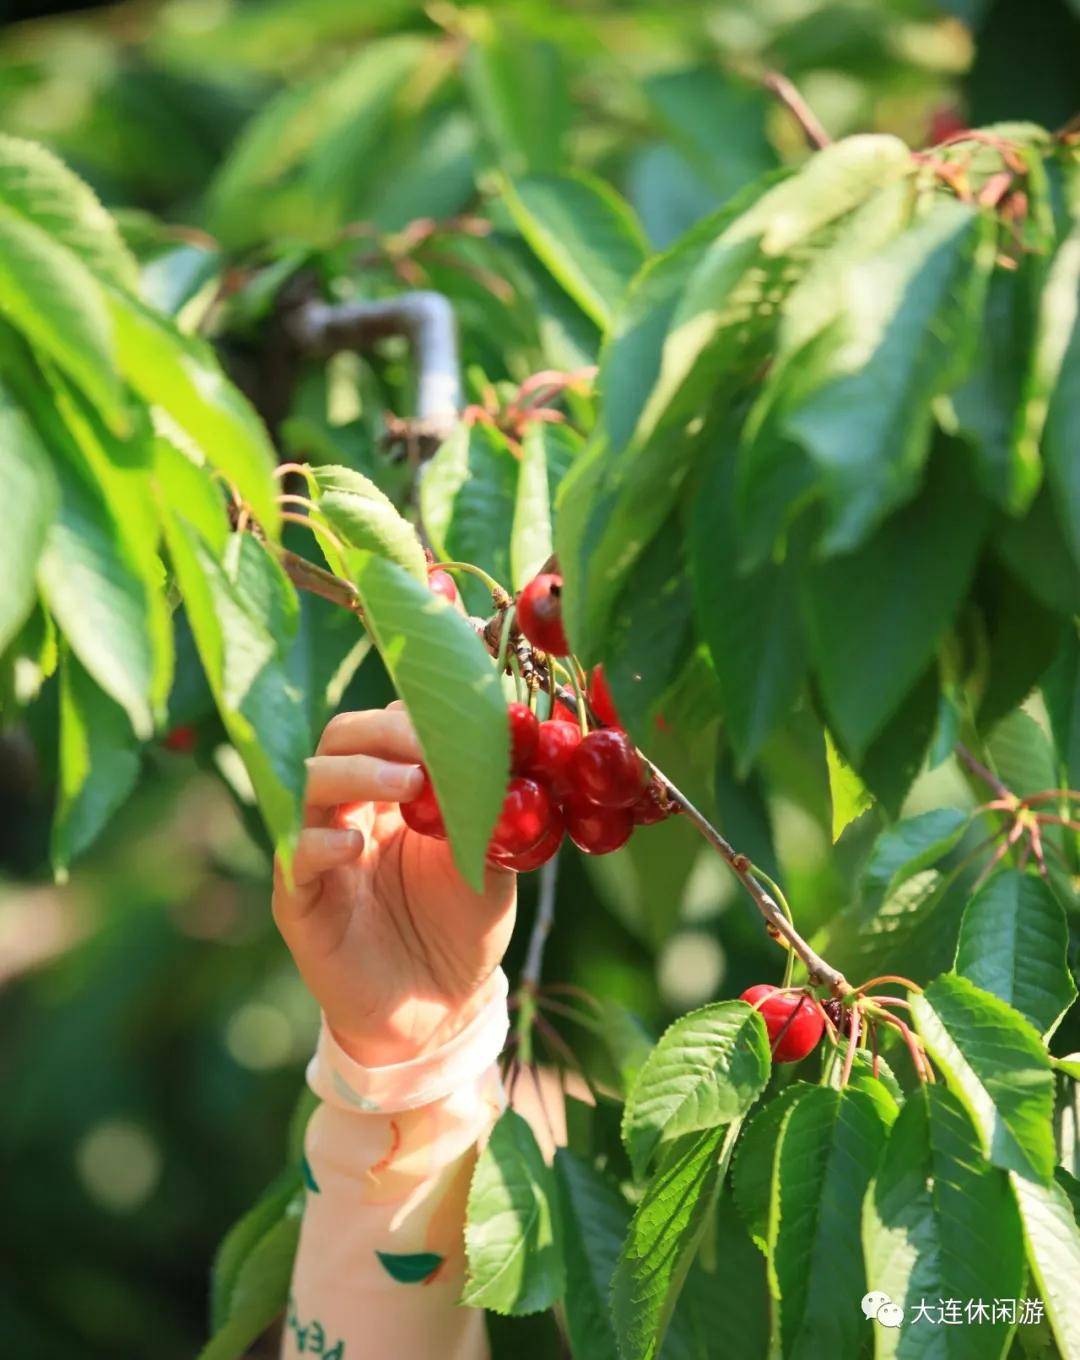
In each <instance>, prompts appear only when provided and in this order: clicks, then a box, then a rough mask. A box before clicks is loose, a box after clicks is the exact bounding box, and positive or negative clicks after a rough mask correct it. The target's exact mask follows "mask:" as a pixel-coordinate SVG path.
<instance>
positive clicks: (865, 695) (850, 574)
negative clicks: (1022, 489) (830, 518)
mask: <svg viewBox="0 0 1080 1360" xmlns="http://www.w3.org/2000/svg"><path fill="white" fill-rule="evenodd" d="M985 526H986V517H985V514H984V513H983V512H981V511H980V509H979V508H978V505H973V504H972V494H971V487H970V483H969V482H968V479H967V477H966V476H965V472H964V467H963V462H962V459H959V458H957V456H956V454H955V451H954V450H953V449H952V448H950V447H946V448H943V449H941V450H940V452H939V456H938V457H936V458H935V459H934V461H933V463H932V465H931V468H930V470H929V474H928V477H927V482H926V485H925V486H924V488H923V491H922V493H921V494H920V496H919V497H918V499H917V500H916V501H914V502H913V503H912V504H911V505H909V506H907V507H905V508H904V509H903V510H901V511H899V512H898V513H896V514H895V515H893V516H892V517H891V518H890V519H888V520H887V521H886V522H885V523H884V524H883V525H881V526H880V528H879V529H878V530H877V532H876V533H875V534H874V537H873V538H871V539H870V540H869V542H867V543H865V544H864V545H863V547H861V548H860V549H858V550H857V551H856V552H852V553H847V554H845V555H843V556H838V557H830V558H827V559H824V560H818V561H813V562H811V563H809V564H807V565H806V566H805V567H804V568H803V573H802V576H803V605H804V615H805V622H806V636H807V642H808V646H809V650H810V655H811V658H812V660H813V664H814V669H815V672H816V674H817V677H818V680H819V681H820V684H821V691H822V696H823V699H824V702H825V707H826V710H827V712H828V716H829V719H830V724H829V725H830V727H832V729H833V730H834V731H835V733H836V735H837V737H838V739H839V741H840V742H841V744H842V746H843V748H844V750H845V752H847V754H848V755H849V757H850V758H851V760H852V762H853V763H854V764H855V765H856V768H858V762H859V759H860V758H861V756H862V755H863V754H864V753H865V751H866V750H867V748H868V747H869V745H870V743H871V742H872V741H873V739H874V738H875V737H876V736H877V735H878V733H879V732H881V730H882V728H883V727H884V726H885V724H886V723H887V721H888V719H889V717H890V715H891V714H892V713H894V712H895V711H896V710H897V708H899V706H900V705H901V703H902V702H903V701H904V698H905V696H906V695H907V694H908V692H909V691H910V690H911V689H912V687H913V686H914V685H915V684H916V683H917V681H918V680H919V678H920V677H921V676H922V674H923V672H924V671H925V669H926V667H927V665H928V663H929V662H930V660H931V659H932V658H933V656H934V653H935V650H936V648H937V645H938V641H939V639H940V637H941V635H942V633H943V632H944V631H945V629H946V628H947V627H948V625H949V623H950V622H951V621H952V618H953V615H954V614H955V612H956V610H957V608H958V607H959V605H960V602H961V601H962V600H963V598H964V595H965V592H966V590H967V587H968V583H969V582H970V580H971V576H972V573H973V571H974V568H975V561H976V558H977V556H978V551H979V547H980V545H981V541H982V537H983V532H984V529H985Z"/></svg>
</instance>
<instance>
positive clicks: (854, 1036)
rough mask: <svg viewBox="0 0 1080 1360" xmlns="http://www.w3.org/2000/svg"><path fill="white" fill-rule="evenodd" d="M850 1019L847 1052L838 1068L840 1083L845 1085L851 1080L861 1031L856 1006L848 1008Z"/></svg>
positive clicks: (860, 1018)
mask: <svg viewBox="0 0 1080 1360" xmlns="http://www.w3.org/2000/svg"><path fill="white" fill-rule="evenodd" d="M849 1014H850V1016H851V1020H850V1021H849V1024H850V1026H851V1033H850V1035H849V1036H848V1045H847V1052H846V1053H845V1054H844V1066H843V1067H842V1068H841V1069H840V1085H841V1086H842V1087H843V1086H846V1085H847V1084H848V1082H849V1081H850V1080H851V1069H852V1068H853V1067H854V1066H855V1050H856V1049H857V1048H858V1046H859V1035H860V1034H861V1033H862V1011H861V1010H860V1009H859V1007H858V1006H852V1007H851V1008H850V1010H849Z"/></svg>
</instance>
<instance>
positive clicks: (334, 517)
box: [311, 467, 427, 581]
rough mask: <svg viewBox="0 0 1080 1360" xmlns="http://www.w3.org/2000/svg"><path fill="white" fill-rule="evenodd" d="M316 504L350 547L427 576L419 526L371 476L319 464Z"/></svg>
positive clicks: (314, 471)
mask: <svg viewBox="0 0 1080 1360" xmlns="http://www.w3.org/2000/svg"><path fill="white" fill-rule="evenodd" d="M311 475H312V477H313V478H314V479H315V483H316V485H317V486H318V489H319V493H318V500H317V502H316V504H317V505H318V507H319V509H320V510H321V511H322V513H323V515H324V516H325V518H326V521H327V523H328V524H329V525H330V528H331V529H332V530H333V531H334V533H335V534H336V535H337V537H338V538H339V539H341V541H342V542H343V543H345V544H347V545H348V546H349V547H352V548H362V549H364V550H365V551H366V552H372V553H375V554H376V555H377V556H379V557H385V558H387V559H388V560H389V561H391V562H396V563H397V564H398V566H399V567H403V568H404V569H405V570H406V571H407V572H409V573H410V575H412V576H415V577H416V579H417V580H418V581H426V580H427V559H426V558H425V557H424V549H423V547H422V546H421V543H420V539H419V538H418V537H417V534H416V530H415V529H414V528H413V526H412V525H411V524H410V523H409V521H408V520H407V519H405V518H404V516H403V515H401V514H399V513H398V509H397V507H396V506H395V505H394V502H393V501H392V500H391V499H390V497H389V496H387V495H386V494H385V492H383V491H380V490H379V488H378V487H377V486H376V485H375V483H374V482H373V481H371V480H370V478H368V477H365V476H363V475H362V474H361V473H359V472H355V471H354V470H353V469H352V468H348V467H316V468H312V470H311Z"/></svg>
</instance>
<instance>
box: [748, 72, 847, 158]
mask: <svg viewBox="0 0 1080 1360" xmlns="http://www.w3.org/2000/svg"><path fill="white" fill-rule="evenodd" d="M761 83H762V85H764V87H765V88H766V89H767V90H768V91H769V93H770V94H774V95H775V96H776V97H777V99H779V101H780V103H781V104H783V105H784V107H785V108H786V109H787V110H788V112H789V113H790V114H791V115H792V117H793V118H794V119H795V121H796V122H797V123H798V125H799V127H800V128H802V131H803V136H804V137H805V138H806V140H807V141H808V142H809V143H810V145H811V146H812V147H813V148H814V149H815V150H816V151H820V150H821V149H822V147H826V146H830V145H831V144H832V138H831V137H830V136H829V134H828V133H827V132H826V131H825V129H824V127H822V125H821V122H820V120H819V119H818V116H817V114H816V113H815V112H814V110H813V109H812V108H811V107H810V105H809V104H808V103H807V102H806V100H805V99H804V98H803V97H802V95H801V94H800V93H799V91H798V90H797V89H796V88H795V86H794V85H793V84H792V82H791V81H790V80H788V78H787V76H785V75H781V74H780V72H779V71H766V72H765V74H764V75H763V76H762V78H761Z"/></svg>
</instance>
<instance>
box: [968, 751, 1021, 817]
mask: <svg viewBox="0 0 1080 1360" xmlns="http://www.w3.org/2000/svg"><path fill="white" fill-rule="evenodd" d="M953 749H954V750H955V751H956V755H957V758H958V759H959V760H960V761H961V763H962V764H964V765H966V766H967V767H968V769H969V770H970V771H971V773H972V774H973V775H977V776H978V778H979V779H981V780H982V781H983V783H984V784H986V785H988V786H989V787H990V788H992V789H993V790H994V792H995V793H996V794H997V796H998V797H999V798H1004V799H1008V800H1010V801H1011V802H1012V803H1013V804H1014V805H1015V803H1016V795H1015V794H1014V793H1013V791H1012V789H1010V788H1009V786H1008V785H1007V784H1004V783H1002V781H1001V780H1000V779H999V778H998V777H997V775H996V774H994V772H993V770H988V769H987V767H986V766H985V765H984V764H983V763H982V761H981V760H977V759H976V758H975V756H974V754H973V753H972V752H971V751H969V750H968V748H967V747H966V746H965V745H964V743H963V742H962V741H958V742H957V743H956V746H955V747H954V748H953Z"/></svg>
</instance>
